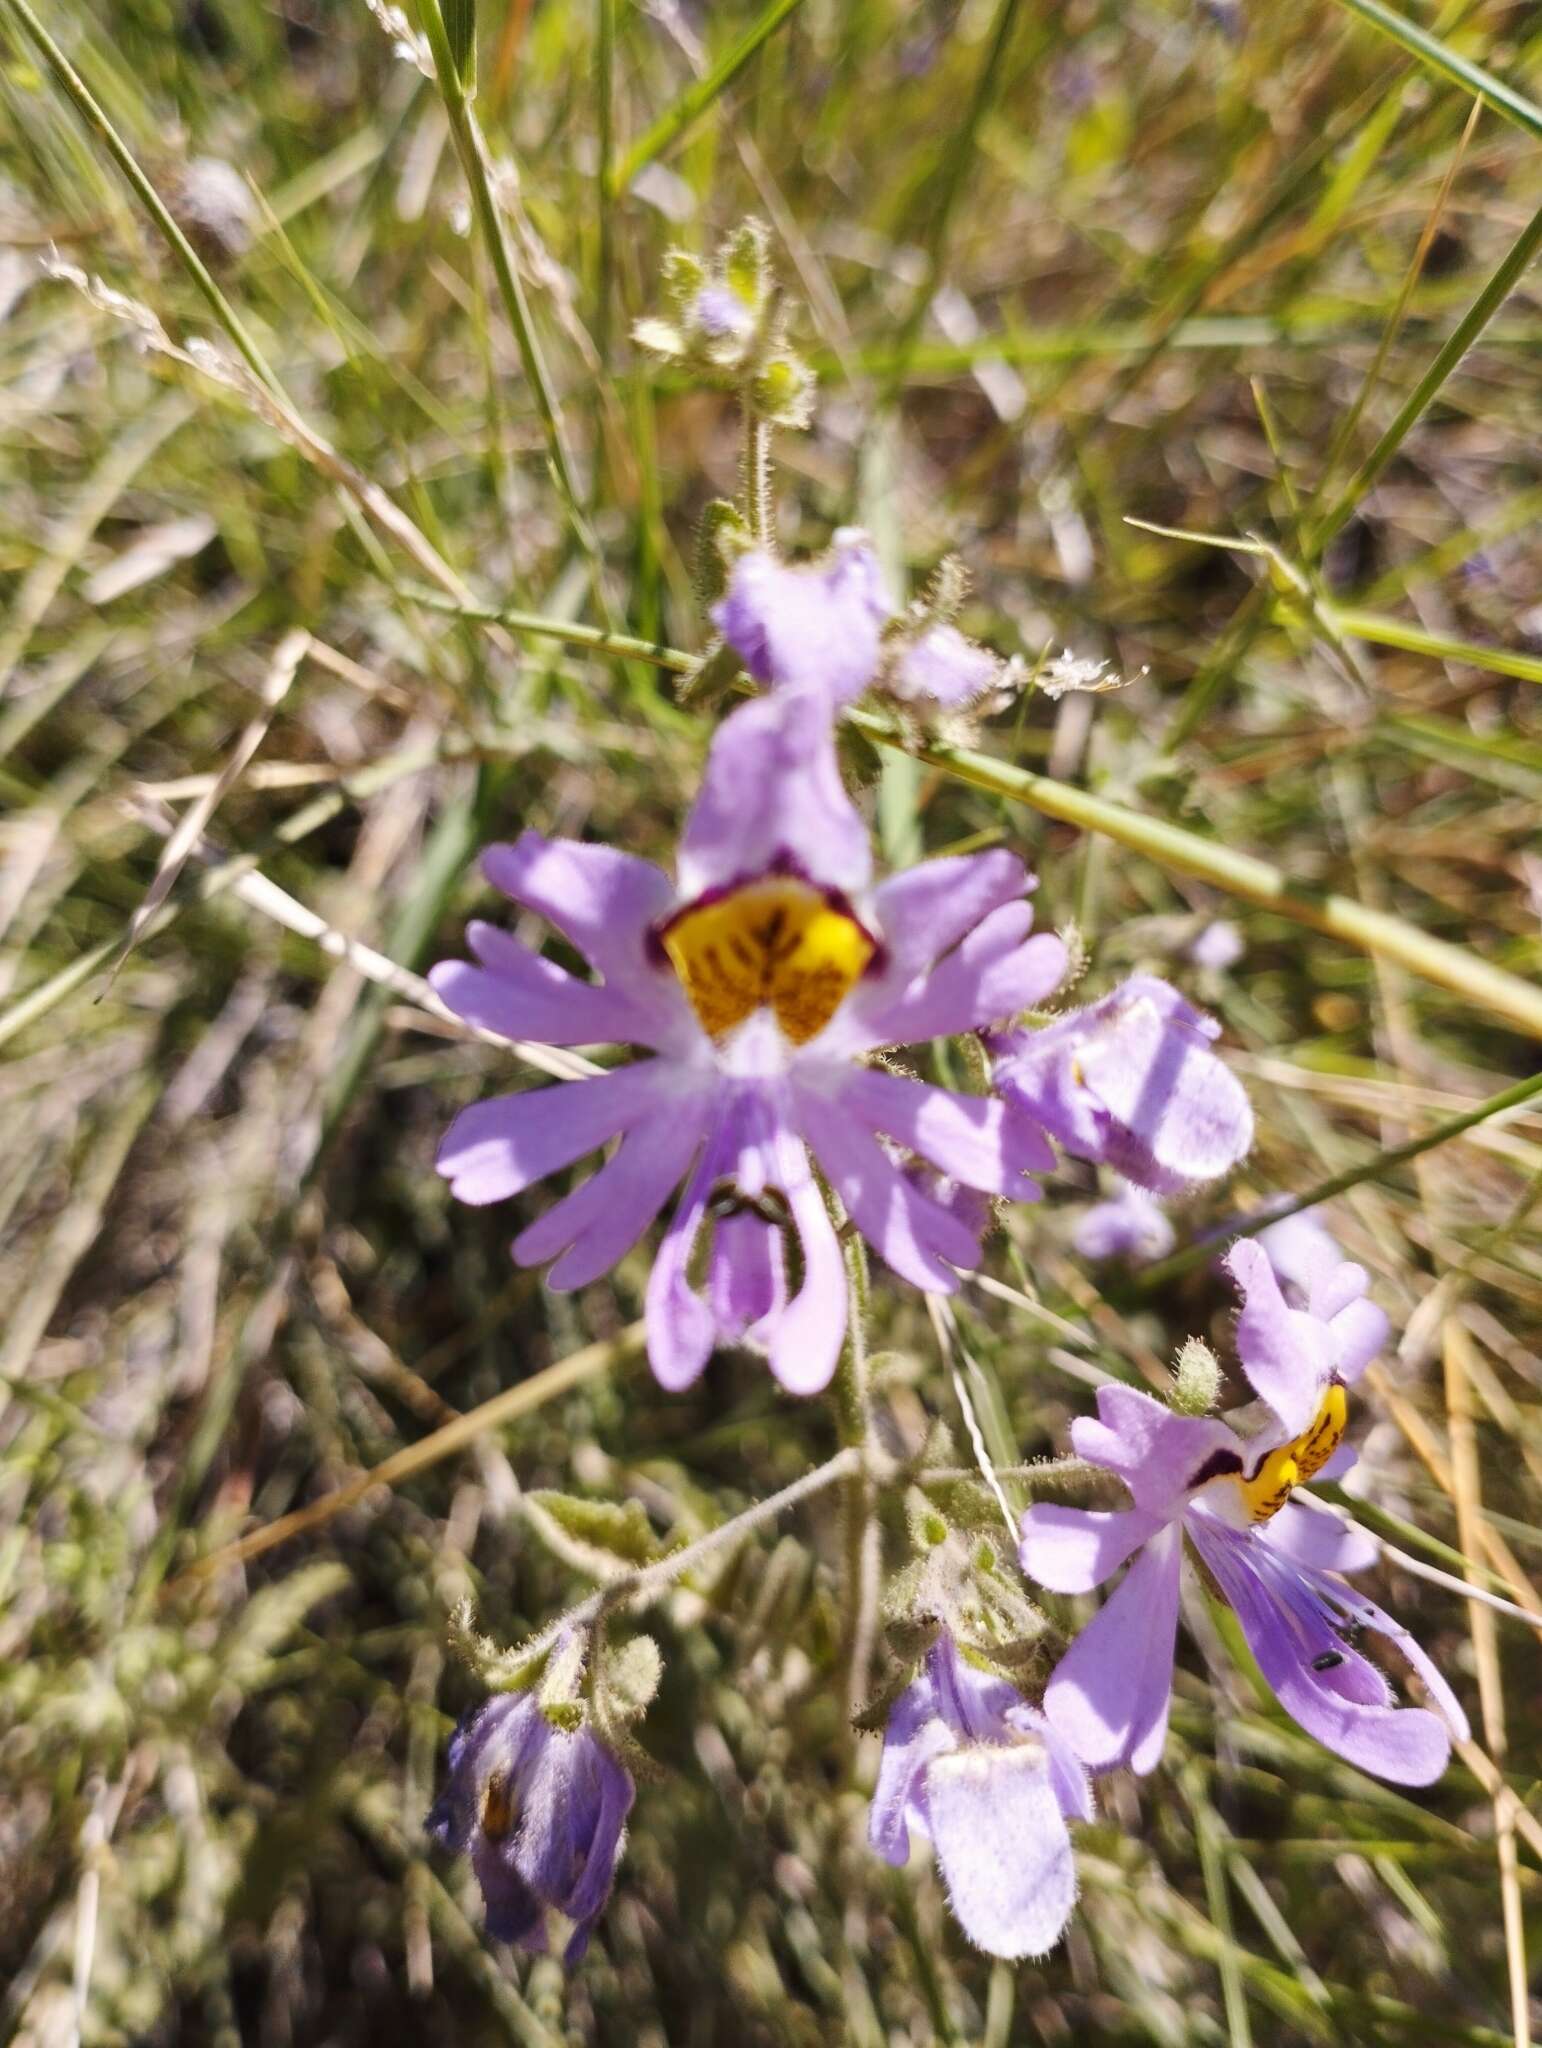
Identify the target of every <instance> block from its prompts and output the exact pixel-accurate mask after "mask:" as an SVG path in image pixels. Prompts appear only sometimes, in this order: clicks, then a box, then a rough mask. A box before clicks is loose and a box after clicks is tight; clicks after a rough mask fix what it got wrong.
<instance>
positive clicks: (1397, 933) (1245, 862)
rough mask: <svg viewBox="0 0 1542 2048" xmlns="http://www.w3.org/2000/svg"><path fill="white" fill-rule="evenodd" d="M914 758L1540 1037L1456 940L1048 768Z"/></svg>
mask: <svg viewBox="0 0 1542 2048" xmlns="http://www.w3.org/2000/svg"><path fill="white" fill-rule="evenodd" d="M847 715H848V717H849V718H850V720H851V722H852V724H853V725H855V726H856V727H857V728H858V729H859V730H860V731H862V732H865V733H867V734H868V736H869V737H870V738H872V739H874V740H876V741H878V742H879V744H880V745H882V746H887V747H900V746H902V745H903V741H902V740H901V739H900V737H899V735H898V734H897V733H896V732H895V730H894V728H893V727H892V726H891V725H890V724H889V723H888V722H887V721H886V720H885V719H882V718H880V717H878V716H876V715H875V714H874V713H872V712H865V711H853V712H849V713H848V714H847ZM911 751H913V752H914V753H915V754H916V756H917V757H918V758H919V759H920V760H922V761H927V762H929V763H930V764H931V765H932V766H933V767H934V768H941V769H942V770H943V771H944V772H945V773H946V774H949V775H953V776H956V777H957V778H958V780H959V781H961V782H967V783H970V784H972V785H973V786H974V787H975V788H976V789H985V790H989V791H990V792H991V793H992V794H993V795H995V796H1004V797H1008V798H1010V799H1011V800H1012V801H1013V802H1014V803H1025V804H1031V805H1032V806H1033V807H1034V809H1035V810H1038V811H1042V812H1043V813H1044V815H1045V816H1046V817H1049V818H1059V819H1061V820H1062V821H1063V822H1064V823H1066V824H1068V825H1077V826H1080V827H1081V828H1082V829H1083V830H1084V831H1089V832H1102V833H1105V834H1106V835H1107V837H1108V838H1110V839H1113V840H1117V841H1118V843H1119V844H1120V845H1121V846H1128V847H1130V848H1132V849H1133V850H1134V851H1135V852H1137V853H1143V854H1145V855H1147V856H1148V858H1150V859H1151V860H1153V861H1155V862H1156V863H1157V864H1158V866H1160V867H1165V868H1173V869H1176V870H1177V871H1178V872H1179V873H1181V874H1187V875H1197V876H1199V877H1200V878H1201V879H1203V880H1205V881H1208V882H1213V883H1214V884H1215V885H1216V887H1217V888H1220V889H1225V890H1226V891H1227V892H1228V893H1229V894H1230V895H1233V896H1237V897H1240V898H1241V899H1242V900H1243V901H1244V902H1247V903H1256V904H1258V905H1260V906H1261V907H1262V908H1263V909H1266V910H1272V911H1275V912H1277V913H1278V914H1279V915H1280V916H1281V917H1288V918H1291V919H1293V920H1294V921H1295V922H1296V923H1297V924H1304V925H1309V926H1310V927H1311V928H1312V930H1313V931H1319V932H1324V933H1326V934H1327V935H1328V936H1329V937H1330V938H1336V939H1343V940H1346V941H1347V942H1348V943H1349V944H1351V945H1355V946H1360V947H1363V948H1364V950H1365V951H1366V952H1368V953H1372V954H1379V955H1382V956H1384V957H1385V958H1387V959H1389V960H1396V961H1398V962H1400V963H1401V965H1403V966H1404V967H1407V968H1408V969H1410V970H1411V972H1413V973H1414V974H1417V975H1420V976H1422V977H1423V979H1424V980H1426V981H1431V982H1434V983H1436V984H1437V985H1438V986H1440V987H1442V988H1448V989H1451V990H1452V991H1453V992H1454V993H1455V994H1457V995H1459V996H1461V997H1462V998H1464V1000H1466V1001H1467V1002H1470V1003H1473V1004H1475V1005H1477V1006H1480V1007H1482V1008H1484V1009H1488V1010H1491V1011H1492V1012H1493V1013H1494V1014H1495V1015H1496V1016H1499V1017H1503V1018H1505V1019H1506V1021H1507V1022H1509V1023H1511V1024H1513V1025H1515V1026H1517V1027H1518V1028H1519V1029H1520V1030H1522V1031H1525V1032H1527V1033H1528V1034H1530V1035H1531V1036H1532V1037H1534V1038H1542V990H1539V989H1537V988H1534V987H1533V986H1532V985H1531V984H1530V983H1529V982H1525V981H1522V980H1521V978H1520V976H1519V975H1515V974H1510V973H1507V972H1506V970H1505V969H1504V968H1502V967H1495V966H1493V965H1491V964H1490V962H1488V961H1487V960H1483V959H1480V958H1479V957H1478V956H1477V955H1476V954H1474V953H1473V952H1471V951H1470V950H1469V949H1467V948H1466V947H1463V946H1453V945H1451V944H1449V943H1448V942H1447V941H1446V940H1444V939H1437V938H1433V937H1431V936H1430V934H1429V933H1427V932H1421V931H1420V930H1418V929H1417V927H1416V926H1414V925H1411V924H1406V923H1404V921H1403V920H1402V919H1401V918H1397V917H1393V916H1390V915H1389V914H1388V913H1387V912H1386V911H1381V910H1372V909H1370V908H1369V907H1368V906H1367V905H1365V904H1363V903H1357V902H1356V901H1355V900H1354V898H1353V897H1351V896H1340V895H1337V894H1335V893H1334V892H1333V891H1332V890H1328V889H1322V888H1319V887H1317V886H1316V885H1315V884H1312V883H1309V882H1304V881H1297V880H1294V879H1293V878H1292V877H1291V876H1289V875H1287V874H1285V873H1284V872H1283V871H1282V870H1281V869H1279V868H1277V867H1275V866H1274V865H1273V863H1272V862H1270V861H1266V860H1261V859H1260V858H1259V857H1258V856H1257V855H1256V854H1251V853H1241V852H1238V851H1237V850H1236V849H1235V848H1234V847H1230V846H1224V845H1221V844H1220V843H1218V842H1217V841H1215V840H1211V839H1205V838H1202V837H1201V836H1200V835H1199V834H1198V833H1197V832H1189V831H1186V830H1185V829H1184V828H1183V827H1182V826H1181V825H1169V824H1168V823H1167V822H1166V821H1165V820H1164V819H1161V818H1147V817H1143V816H1141V815H1140V813H1139V812H1136V811H1130V810H1126V809H1125V808H1124V806H1123V805H1122V804H1116V803H1113V802H1111V801H1110V800H1109V799H1108V798H1107V797H1100V796H1094V795H1092V793H1091V792H1090V791H1088V790H1084V789H1075V788H1073V787H1072V786H1071V785H1070V784H1069V783H1065V782H1057V781H1055V780H1054V779H1053V778H1052V777H1051V776H1048V775H1036V774H1034V773H1033V771H1032V770H1031V769H1027V768H1019V767H1016V766H1014V765H1013V764H1012V763H1010V762H1006V761H997V760H993V759H992V757H991V756H990V755H989V754H981V753H976V752H975V751H974V750H973V749H971V748H968V747H952V746H947V745H944V744H943V743H941V742H940V741H937V742H933V743H931V744H930V745H921V746H916V747H915V748H913V749H912V750H911Z"/></svg>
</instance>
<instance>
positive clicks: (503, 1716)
mask: <svg viewBox="0 0 1542 2048" xmlns="http://www.w3.org/2000/svg"><path fill="white" fill-rule="evenodd" d="M633 1791H634V1787H633V1784H632V1779H631V1774H630V1772H628V1771H627V1770H626V1769H625V1768H624V1767H623V1766H622V1765H621V1764H620V1763H618V1762H617V1760H616V1758H615V1756H614V1755H613V1754H612V1753H611V1751H610V1750H608V1749H607V1748H606V1746H605V1744H604V1743H603V1742H602V1741H601V1740H600V1738H599V1737H598V1736H597V1735H595V1734H594V1733H593V1732H592V1731H591V1730H590V1729H589V1728H587V1727H583V1728H578V1729H576V1730H574V1731H572V1732H567V1731H565V1730H563V1729H560V1728H554V1727H553V1726H552V1725H551V1723H550V1722H549V1721H548V1720H547V1718H546V1716H545V1715H544V1714H543V1713H542V1711H541V1707H540V1702H539V1701H538V1700H537V1698H536V1696H535V1694H534V1693H530V1692H505V1693H498V1694H496V1695H495V1696H494V1697H493V1698H492V1699H490V1700H488V1701H487V1702H486V1704H485V1705H484V1706H482V1707H479V1708H478V1709H477V1711H476V1712H475V1713H474V1714H470V1715H468V1716H467V1718H466V1719H465V1720H464V1721H462V1723H461V1725H460V1727H459V1728H457V1729H456V1731H455V1734H454V1735H453V1736H452V1737H451V1739H450V1758H449V1776H448V1778H447V1780H446V1783H445V1787H444V1790H443V1791H442V1792H441V1793H440V1795H439V1798H438V1800H437V1802H436V1803H435V1806H434V1810H433V1812H432V1813H431V1814H430V1815H429V1817H428V1829H429V1833H430V1834H431V1835H433V1836H434V1837H435V1838H436V1840H438V1841H439V1842H440V1843H441V1844H442V1845H443V1846H444V1847H445V1848H446V1849H453V1850H454V1851H456V1853H457V1854H462V1855H463V1854H465V1852H466V1851H467V1850H468V1849H469V1850H470V1852H471V1867H472V1869H473V1870H474V1871H475V1872H476V1877H477V1882H478V1884H480V1885H481V1887H482V1898H483V1900H484V1902H485V1904H486V1907H487V1931H488V1933H489V1934H490V1935H491V1936H492V1937H493V1939H494V1940H495V1941H508V1942H513V1943H515V1944H517V1946H519V1947H520V1948H524V1949H528V1950H530V1951H531V1953H532V1954H539V1953H543V1952H544V1951H545V1948H546V1936H547V1929H546V1915H547V1913H548V1911H549V1910H554V1911H556V1912H558V1913H561V1914H563V1915H565V1917H566V1918H567V1919H568V1920H570V1921H572V1922H573V1931H572V1934H571V1936H570V1938H569V1940H568V1943H567V1947H566V1950H565V1951H564V1959H565V1960H566V1961H567V1962H569V1963H576V1962H577V1961H578V1959H579V1957H580V1956H582V1954H583V1952H584V1950H585V1949H586V1948H587V1947H588V1945H589V1936H590V1933H591V1932H592V1930H593V1927H594V1923H595V1922H596V1920H598V1919H599V1917H600V1915H601V1913H603V1912H604V1910H605V1903H606V1901H607V1900H608V1899H609V1897H610V1888H611V1884H612V1881H613V1880H614V1877H615V1872H616V1861H617V1859H618V1857H619V1856H620V1854H621V1841H622V1836H623V1834H624V1832H625V1829H626V1817H627V1814H628V1813H629V1811H630V1810H631V1805H632V1797H633Z"/></svg>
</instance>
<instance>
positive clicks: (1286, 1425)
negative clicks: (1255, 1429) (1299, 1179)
mask: <svg viewBox="0 0 1542 2048" xmlns="http://www.w3.org/2000/svg"><path fill="white" fill-rule="evenodd" d="M1226 1266H1227V1269H1228V1271H1229V1272H1230V1274H1231V1276H1232V1278H1233V1280H1235V1281H1236V1283H1237V1285H1238V1287H1239V1288H1240V1289H1241V1291H1242V1302H1243V1307H1242V1314H1241V1315H1240V1316H1239V1317H1238V1318H1237V1356H1238V1357H1239V1358H1240V1359H1241V1361H1242V1369H1243V1371H1244V1372H1245V1373H1246V1374H1247V1376H1248V1379H1249V1380H1250V1381H1251V1383H1252V1387H1253V1391H1254V1393H1256V1394H1257V1395H1259V1396H1260V1397H1261V1399H1263V1400H1265V1401H1267V1402H1268V1404H1269V1406H1270V1407H1271V1408H1272V1409H1273V1410H1274V1412H1275V1414H1276V1415H1277V1416H1278V1417H1279V1418H1280V1426H1281V1428H1282V1429H1283V1430H1284V1432H1285V1434H1286V1435H1287V1436H1288V1437H1294V1436H1299V1435H1300V1434H1301V1432H1302V1431H1303V1430H1304V1429H1305V1428H1306V1426H1307V1424H1308V1423H1309V1422H1310V1421H1311V1420H1312V1417H1313V1416H1314V1415H1315V1414H1316V1413H1317V1408H1318V1404H1319V1402H1320V1401H1321V1400H1322V1395H1323V1389H1324V1388H1325V1387H1326V1386H1327V1384H1328V1382H1329V1380H1330V1379H1331V1378H1332V1376H1333V1368H1334V1347H1333V1344H1332V1342H1331V1340H1330V1338H1329V1335H1328V1332H1327V1330H1326V1329H1325V1328H1324V1327H1323V1325H1322V1324H1321V1323H1318V1322H1316V1321H1314V1320H1313V1318H1312V1317H1311V1316H1309V1315H1307V1314H1305V1313H1304V1312H1303V1311H1302V1310H1300V1309H1293V1308H1287V1307H1286V1306H1285V1298H1284V1296H1283V1295H1282V1294H1281V1293H1280V1284H1279V1282H1278V1280H1276V1279H1275V1277H1274V1271H1273V1268H1272V1267H1271V1266H1270V1264H1269V1260H1268V1258H1267V1256H1266V1254H1265V1253H1264V1251H1263V1249H1262V1248H1261V1247H1260V1246H1259V1245H1257V1244H1256V1243H1250V1242H1249V1241H1248V1240H1247V1239H1246V1238H1242V1239H1240V1240H1239V1241H1238V1242H1237V1243H1236V1244H1234V1245H1233V1246H1232V1248H1231V1250H1230V1252H1229V1253H1228V1254H1227V1256H1226Z"/></svg>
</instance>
